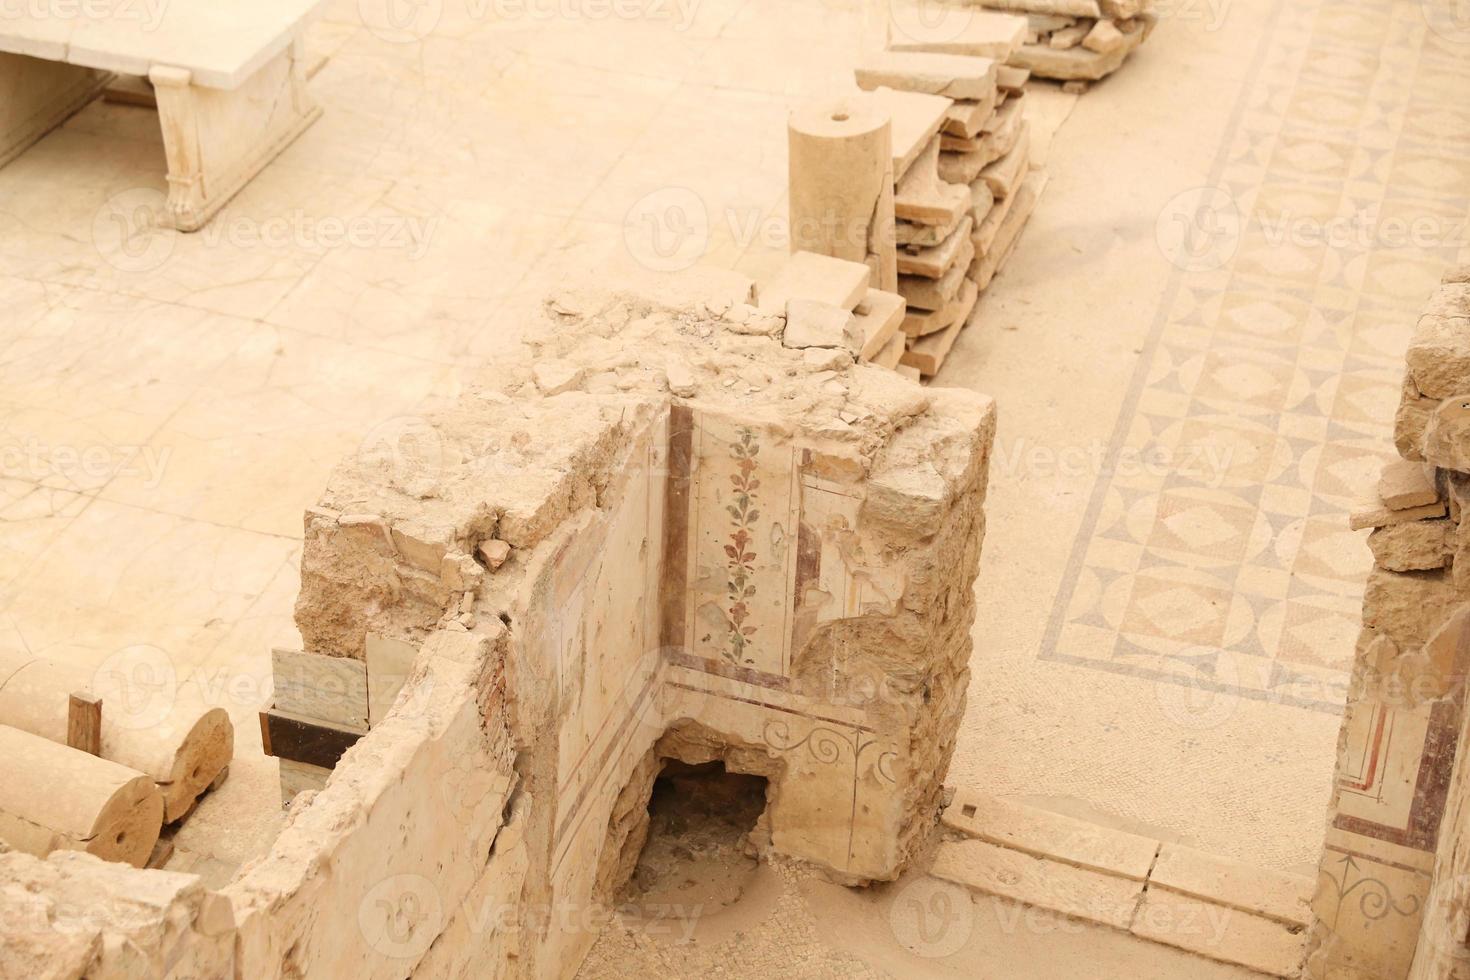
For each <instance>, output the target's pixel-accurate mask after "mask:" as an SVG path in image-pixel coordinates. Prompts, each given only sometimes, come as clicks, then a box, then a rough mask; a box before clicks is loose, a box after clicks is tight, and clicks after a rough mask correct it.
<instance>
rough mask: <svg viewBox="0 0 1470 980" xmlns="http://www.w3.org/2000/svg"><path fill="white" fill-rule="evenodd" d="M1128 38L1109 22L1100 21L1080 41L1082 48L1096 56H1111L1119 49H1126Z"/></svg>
mask: <svg viewBox="0 0 1470 980" xmlns="http://www.w3.org/2000/svg"><path fill="white" fill-rule="evenodd" d="M1127 44H1128V38H1127V37H1126V36H1125V35H1124V34H1123V32H1122V31H1120V30H1118V28H1116V27H1114V26H1113V22H1112V21H1110V20H1100V21H1098V22H1097V23H1095V24H1093V25H1092V30H1090V31H1088V32H1087V36H1086V37H1084V38H1083V39H1082V46H1083V47H1084V48H1086V49H1087V50H1089V51H1096V52H1097V53H1098V54H1111V53H1112V52H1114V51H1117V50H1119V49H1120V48H1123V47H1126V46H1127Z"/></svg>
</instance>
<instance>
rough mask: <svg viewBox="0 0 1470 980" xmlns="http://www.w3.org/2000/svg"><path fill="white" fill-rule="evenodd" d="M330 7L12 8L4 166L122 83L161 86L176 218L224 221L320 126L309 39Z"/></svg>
mask: <svg viewBox="0 0 1470 980" xmlns="http://www.w3.org/2000/svg"><path fill="white" fill-rule="evenodd" d="M322 2H323V0H29V2H26V3H23V4H15V5H13V6H10V7H6V8H0V165H4V164H5V163H8V162H9V161H10V160H12V159H14V158H15V157H16V156H18V155H19V154H20V153H22V152H24V151H25V149H26V148H27V147H29V146H30V145H31V144H33V143H35V142H36V141H37V140H39V139H40V138H41V137H42V136H44V135H46V133H47V132H49V131H50V130H52V129H53V128H55V127H56V126H58V125H60V124H61V123H62V122H64V121H65V120H66V119H67V117H68V116H70V115H71V114H72V113H74V112H76V111H77V110H78V109H80V108H81V107H82V106H84V105H86V104H87V103H88V102H89V101H91V100H92V99H93V98H94V97H95V96H96V95H97V93H98V92H99V91H100V90H101V89H102V87H103V86H104V85H106V84H107V83H108V81H109V80H110V79H111V78H112V77H113V76H114V74H115V73H116V74H129V75H141V76H145V77H146V78H148V80H149V81H150V82H151V83H152V85H153V89H154V93H155V96H156V99H157V103H158V115H159V121H160V124H161V125H162V127H163V141H164V148H165V151H166V153H167V156H168V185H169V193H168V208H167V212H168V213H167V218H168V220H169V222H170V223H172V224H173V226H174V227H176V228H178V229H179V230H181V231H194V230H196V229H198V228H200V227H202V226H203V225H204V224H205V223H206V222H207V221H208V220H209V218H210V216H211V215H212V214H214V212H215V211H217V210H218V209H219V208H220V207H221V206H222V205H223V204H224V203H225V202H226V201H228V200H229V199H230V198H231V197H232V196H233V195H234V194H235V193H236V192H237V191H239V189H240V188H241V187H243V186H244V185H245V183H246V182H248V181H249V180H250V178H251V177H253V176H254V175H255V174H256V173H258V172H259V171H260V169H261V168H262V167H264V166H265V165H266V164H267V163H269V162H270V160H271V159H272V158H273V157H275V155H276V154H277V153H279V152H280V151H281V150H282V148H284V147H285V146H286V145H287V144H289V143H290V142H291V140H293V139H295V138H296V136H297V135H299V134H300V133H301V131H302V130H303V129H305V128H306V127H307V126H309V125H310V124H311V123H312V121H313V120H315V119H316V117H317V116H318V115H320V114H321V110H320V108H318V107H317V106H316V105H315V104H314V103H312V102H311V100H310V99H309V98H308V96H307V94H306V66H305V62H304V60H303V54H302V32H303V30H304V28H305V25H306V21H307V19H308V17H309V16H310V15H311V13H312V12H313V11H314V10H315V9H316V8H317V7H318V6H320V5H321V3H322Z"/></svg>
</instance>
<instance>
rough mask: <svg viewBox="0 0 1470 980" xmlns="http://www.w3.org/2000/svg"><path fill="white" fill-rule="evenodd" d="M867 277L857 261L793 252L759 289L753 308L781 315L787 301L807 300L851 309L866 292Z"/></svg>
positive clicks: (866, 268)
mask: <svg viewBox="0 0 1470 980" xmlns="http://www.w3.org/2000/svg"><path fill="white" fill-rule="evenodd" d="M870 274H871V273H870V271H869V269H868V267H867V266H866V265H864V264H863V263H861V262H849V261H847V260H846V259H838V258H833V257H832V256H830V255H818V254H816V253H815V252H797V253H796V254H794V255H792V256H791V258H789V259H787V260H786V264H785V265H783V266H782V267H781V271H780V272H778V273H776V276H775V278H774V279H772V280H771V281H770V282H768V283H766V284H764V285H762V286H761V287H760V289H759V298H758V299H757V301H756V305H757V306H759V307H760V309H761V310H762V311H764V312H767V313H785V312H786V304H787V303H788V302H790V301H791V300H793V299H809V300H815V301H816V302H818V303H828V304H831V305H832V306H840V307H842V308H843V309H844V310H851V309H852V308H853V307H855V306H857V305H858V303H859V301H861V300H862V298H863V296H864V294H866V293H867V291H868V277H869V275H870Z"/></svg>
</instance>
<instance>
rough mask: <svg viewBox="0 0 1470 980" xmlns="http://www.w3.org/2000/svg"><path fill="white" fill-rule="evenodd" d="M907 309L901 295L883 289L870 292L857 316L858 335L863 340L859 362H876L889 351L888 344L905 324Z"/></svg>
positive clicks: (859, 307) (860, 305)
mask: <svg viewBox="0 0 1470 980" xmlns="http://www.w3.org/2000/svg"><path fill="white" fill-rule="evenodd" d="M905 309H906V304H905V303H904V299H903V297H902V296H900V295H899V294H897V293H888V292H884V291H883V290H881V289H870V290H868V295H867V296H866V297H865V298H864V300H863V302H862V303H861V304H859V306H858V310H859V313H858V314H857V316H856V319H857V330H858V334H859V336H861V337H862V338H863V341H862V347H861V349H860V350H859V351H858V359H859V360H864V361H868V360H875V359H876V358H877V356H878V355H879V354H880V353H882V352H883V351H884V350H886V349H887V347H888V342H889V341H890V340H892V339H893V336H894V334H896V333H898V328H899V325H900V324H902V323H903V316H904V310H905Z"/></svg>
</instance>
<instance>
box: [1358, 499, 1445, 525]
mask: <svg viewBox="0 0 1470 980" xmlns="http://www.w3.org/2000/svg"><path fill="white" fill-rule="evenodd" d="M1446 509H1447V508H1446V506H1445V504H1443V503H1434V504H1425V505H1424V506H1422V507H1405V508H1403V509H1401V510H1394V509H1393V508H1391V507H1387V506H1385V505H1384V504H1383V502H1382V501H1381V500H1376V501H1373V502H1372V503H1370V504H1368V505H1366V506H1364V507H1361V508H1359V509H1358V510H1355V511H1353V512H1352V513H1351V514H1349V515H1348V527H1350V528H1351V529H1353V530H1354V531H1361V530H1363V529H1364V528H1365V527H1392V526H1393V525H1395V524H1407V523H1409V522H1410V521H1423V520H1433V519H1435V518H1438V517H1443V516H1445V511H1446Z"/></svg>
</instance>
